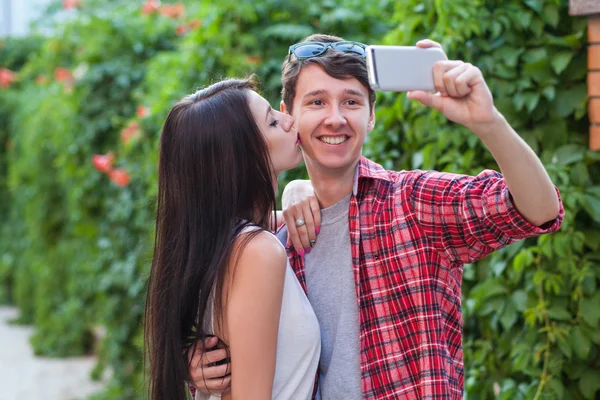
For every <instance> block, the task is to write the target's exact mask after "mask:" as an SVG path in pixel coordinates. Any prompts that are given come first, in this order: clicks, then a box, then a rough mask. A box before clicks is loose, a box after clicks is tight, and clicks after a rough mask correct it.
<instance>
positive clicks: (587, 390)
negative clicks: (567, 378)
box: [579, 368, 600, 399]
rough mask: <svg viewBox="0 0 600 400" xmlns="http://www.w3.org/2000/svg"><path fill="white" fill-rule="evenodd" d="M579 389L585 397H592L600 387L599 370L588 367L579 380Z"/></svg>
mask: <svg viewBox="0 0 600 400" xmlns="http://www.w3.org/2000/svg"><path fill="white" fill-rule="evenodd" d="M579 389H580V390H581V393H582V394H583V396H584V397H585V398H586V399H594V398H595V397H596V392H597V391H598V390H599V389H600V370H597V369H589V368H588V369H587V370H586V371H585V372H584V373H583V375H582V376H581V379H580V380H579Z"/></svg>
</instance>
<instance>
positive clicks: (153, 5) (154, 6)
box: [142, 0, 160, 15]
mask: <svg viewBox="0 0 600 400" xmlns="http://www.w3.org/2000/svg"><path fill="white" fill-rule="evenodd" d="M159 5H160V2H159V1H155V0H147V1H146V2H145V3H144V5H143V6H142V14H144V15H149V14H153V13H155V12H156V11H158V7H159Z"/></svg>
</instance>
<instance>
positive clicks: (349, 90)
mask: <svg viewBox="0 0 600 400" xmlns="http://www.w3.org/2000/svg"><path fill="white" fill-rule="evenodd" d="M344 92H346V93H348V94H351V95H354V96H360V97H365V95H364V93H363V92H360V91H358V90H355V89H345V90H344Z"/></svg>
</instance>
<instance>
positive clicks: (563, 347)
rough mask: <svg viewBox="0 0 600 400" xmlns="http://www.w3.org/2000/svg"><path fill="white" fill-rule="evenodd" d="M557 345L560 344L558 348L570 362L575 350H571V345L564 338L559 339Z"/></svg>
mask: <svg viewBox="0 0 600 400" xmlns="http://www.w3.org/2000/svg"><path fill="white" fill-rule="evenodd" d="M557 344H558V348H559V349H560V351H561V353H563V354H564V355H565V357H567V358H568V359H569V360H570V359H571V357H572V356H573V349H571V346H570V345H569V343H567V341H566V340H565V339H564V338H562V337H559V338H558V340H557Z"/></svg>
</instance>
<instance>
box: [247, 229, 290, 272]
mask: <svg viewBox="0 0 600 400" xmlns="http://www.w3.org/2000/svg"><path fill="white" fill-rule="evenodd" d="M237 244H238V245H241V249H240V255H239V262H238V266H237V268H253V269H265V270H266V271H269V270H272V269H273V268H282V267H285V265H286V262H287V254H286V251H285V248H284V247H283V246H282V245H281V243H280V242H279V239H277V237H276V236H275V235H273V234H272V233H270V232H267V231H260V232H251V231H246V232H244V233H242V234H241V235H240V236H239V238H238V243H237Z"/></svg>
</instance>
